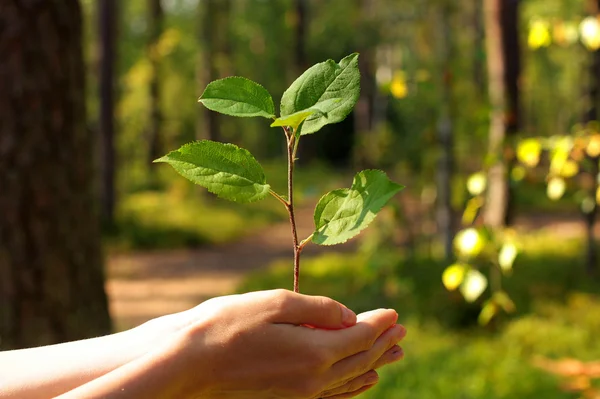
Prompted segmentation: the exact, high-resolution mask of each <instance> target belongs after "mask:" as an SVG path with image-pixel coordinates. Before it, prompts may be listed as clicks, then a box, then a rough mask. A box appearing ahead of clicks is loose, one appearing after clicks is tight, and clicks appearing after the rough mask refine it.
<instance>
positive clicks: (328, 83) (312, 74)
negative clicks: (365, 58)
mask: <svg viewBox="0 0 600 399" xmlns="http://www.w3.org/2000/svg"><path fill="white" fill-rule="evenodd" d="M359 94H360V72H359V70H358V53H354V54H350V55H349V56H347V57H345V58H344V59H342V60H341V61H340V62H339V64H338V63H336V62H335V61H333V60H327V61H325V62H321V63H319V64H316V65H314V66H312V67H310V68H309V69H308V70H306V72H304V73H303V74H302V75H300V77H299V78H298V79H296V80H295V81H294V83H292V85H291V86H290V87H289V88H288V89H287V90H286V91H285V93H283V97H282V98H281V115H282V116H288V115H292V114H294V113H296V112H299V111H302V110H305V109H309V108H312V107H313V106H315V105H317V104H319V103H323V102H324V101H326V100H330V99H333V98H341V99H342V100H341V101H340V102H339V103H338V104H336V106H335V107H333V108H332V109H331V110H330V111H329V112H327V115H326V116H324V115H313V116H310V117H309V118H308V119H306V121H305V122H304V125H303V126H302V134H303V135H304V134H310V133H314V132H316V131H318V130H319V129H321V128H322V127H323V126H325V125H328V124H331V123H338V122H341V121H343V120H344V119H345V118H346V116H348V114H350V112H352V109H353V108H354V105H355V104H356V101H357V100H358V96H359Z"/></svg>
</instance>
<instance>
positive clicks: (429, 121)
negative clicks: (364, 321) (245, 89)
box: [0, 0, 600, 399]
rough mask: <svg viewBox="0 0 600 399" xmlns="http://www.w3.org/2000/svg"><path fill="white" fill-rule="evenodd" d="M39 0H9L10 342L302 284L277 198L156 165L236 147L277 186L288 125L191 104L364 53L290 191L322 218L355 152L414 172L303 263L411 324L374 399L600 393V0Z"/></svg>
mask: <svg viewBox="0 0 600 399" xmlns="http://www.w3.org/2000/svg"><path fill="white" fill-rule="evenodd" d="M21 3H23V2H22V1H18V0H8V1H6V2H4V3H2V4H0V22H1V23H0V53H2V54H5V55H6V56H5V57H3V59H2V60H0V67H2V68H0V190H1V191H0V212H1V219H0V300H1V302H0V338H1V340H0V347H1V348H2V349H10V348H16V347H27V346H32V345H39V344H48V343H53V342H61V341H65V340H71V339H78V338H83V337H87V336H93V335H97V334H99V333H104V332H108V331H111V330H112V331H117V330H122V329H126V328H129V327H132V326H134V325H137V324H139V323H141V322H143V321H145V320H148V319H150V318H152V317H157V316H160V315H161V314H165V313H168V312H174V311H179V310H183V309H186V308H189V307H191V306H194V305H196V304H197V303H199V302H201V301H202V300H204V299H206V298H209V297H211V296H216V295H225V294H228V293H233V292H241V291H247V290H256V289H270V288H278V287H283V288H291V282H292V274H291V270H292V269H291V261H290V259H291V254H292V247H291V242H290V241H291V240H290V238H289V232H288V231H287V229H288V228H289V227H287V225H286V224H285V223H286V220H285V219H286V215H285V212H284V211H283V210H282V211H281V212H280V211H279V210H277V209H276V208H277V207H276V206H274V205H273V203H272V202H270V201H269V200H267V201H264V202H260V203H256V204H249V205H243V206H240V205H237V204H230V203H226V202H224V201H221V200H218V199H215V198H214V197H212V196H211V195H210V194H208V193H206V192H205V191H203V190H202V189H199V188H198V187H195V186H192V185H191V183H189V182H187V181H186V180H184V179H181V178H179V177H178V176H177V175H176V173H175V172H173V171H172V170H170V168H166V167H161V166H159V165H156V164H152V162H151V161H152V160H154V159H156V158H158V157H160V156H161V155H163V154H164V153H166V152H168V151H171V150H174V149H176V148H178V147H179V146H180V145H182V144H183V143H186V142H190V141H193V140H196V139H211V140H217V141H224V142H233V143H235V144H237V145H239V146H241V147H244V148H247V149H248V150H250V151H251V152H252V153H253V154H255V155H256V156H257V158H258V159H259V160H260V161H261V163H263V164H265V165H266V168H265V169H266V173H267V176H268V177H269V180H270V181H272V182H273V184H274V186H276V187H284V186H285V172H284V170H285V160H284V159H283V158H282V156H281V154H282V153H283V151H282V149H283V146H284V141H283V137H282V136H281V135H280V134H276V133H275V131H273V130H272V129H269V128H268V127H265V126H264V124H263V123H260V121H254V120H239V119H236V118H229V117H226V116H223V115H218V114H216V113H212V112H210V111H208V110H206V109H204V108H203V107H201V105H200V104H198V103H197V99H198V97H199V96H200V94H201V93H202V91H203V90H204V87H205V86H206V85H207V84H208V82H210V81H212V80H215V79H217V78H221V77H225V76H231V75H239V76H244V77H247V78H249V79H252V80H254V81H256V82H259V83H261V84H262V85H263V86H265V87H266V88H267V89H268V90H269V91H270V92H271V93H273V96H274V98H275V99H278V98H279V97H280V96H281V94H282V93H283V91H284V90H285V89H286V88H287V87H288V86H289V84H290V83H291V82H292V81H293V80H294V79H295V78H296V77H297V76H298V75H299V74H300V73H302V72H303V71H304V70H305V69H307V68H308V67H309V66H311V65H313V64H315V63H317V62H321V61H324V60H326V59H334V60H336V61H338V60H340V59H341V58H342V57H344V56H345V55H347V54H350V53H352V52H359V53H360V70H361V75H362V77H361V86H362V90H361V96H360V98H359V100H358V104H357V106H356V108H355V110H354V112H353V113H352V114H351V115H350V116H349V117H348V118H347V119H346V120H345V121H344V122H342V123H340V124H337V125H330V126H327V127H325V128H324V129H323V130H322V131H321V132H320V133H319V134H316V135H312V136H310V137H308V138H307V139H306V140H304V142H303V143H302V146H301V148H300V150H299V158H300V160H299V162H300V166H299V168H298V179H297V182H298V189H297V196H298V198H297V200H298V204H299V215H300V217H299V219H300V221H299V228H300V229H301V230H302V229H304V230H307V231H308V232H310V231H311V228H312V208H313V207H314V204H315V203H316V201H317V200H318V197H319V195H320V194H321V193H323V192H325V190H327V189H332V188H337V187H343V186H347V185H348V184H349V182H350V180H351V178H352V175H353V172H352V171H354V170H356V169H357V168H359V167H363V168H365V167H366V168H373V167H375V168H380V169H383V170H385V171H386V172H387V173H388V174H389V175H390V176H391V177H392V178H393V179H394V180H395V181H398V182H399V183H402V184H403V185H405V186H406V187H407V188H406V189H405V190H404V191H402V192H401V193H400V194H398V195H397V196H396V199H395V200H394V202H393V204H391V205H390V206H389V207H387V208H386V209H385V211H384V212H383V214H382V215H381V216H380V217H379V218H378V219H377V221H376V222H374V223H373V226H372V227H371V228H370V229H369V230H368V231H367V232H366V233H365V234H364V236H362V237H361V238H359V239H357V240H355V241H352V242H350V243H348V244H347V245H344V246H343V247H341V249H336V250H328V251H326V252H324V251H322V250H320V249H318V248H313V247H311V246H309V247H307V255H306V260H305V263H304V265H303V271H302V273H303V277H302V278H303V285H302V291H303V292H304V293H307V294H315V295H327V296H331V297H333V298H335V299H338V300H340V301H341V302H343V303H345V304H347V305H348V306H350V307H351V308H353V309H354V310H356V311H364V310H367V309H371V308H374V307H393V308H395V309H397V310H398V311H399V314H400V319H401V322H403V323H404V324H406V325H407V327H408V329H409V337H407V339H406V342H405V345H404V350H405V352H406V359H405V360H404V361H403V362H402V363H401V364H399V365H395V366H392V367H389V368H388V369H387V370H386V371H384V372H383V375H382V378H381V382H380V383H379V384H378V386H377V387H376V388H374V389H373V390H371V391H369V392H368V393H366V394H365V395H364V397H365V398H369V397H370V398H395V399H396V398H409V397H411V398H412V397H417V398H424V399H426V398H440V397H443V398H469V399H471V398H473V399H475V398H516V397H518V398H540V397H543V398H550V399H553V398H578V397H584V398H600V382H599V379H600V362H599V360H598V359H600V340H598V339H597V337H598V336H600V295H599V292H600V281H599V279H600V259H599V257H598V254H599V253H600V251H599V250H598V240H599V239H598V237H600V235H599V234H600V231H599V230H600V228H599V227H598V224H597V222H596V220H597V213H598V206H599V204H600V189H599V183H600V174H599V161H600V125H599V124H598V122H597V121H598V118H599V111H600V19H599V18H600V17H599V12H600V1H596V0H521V1H519V0H464V1H462V0H461V1H452V0H421V1H409V0H330V1H317V0H162V1H161V0H129V1H123V2H119V1H116V0H98V1H92V0H82V1H80V2H79V1H75V0H68V1H62V0H53V1H42V2H40V1H37V2H36V1H33V2H29V3H30V4H29V3H28V5H23V4H24V3H23V4H21ZM15 32H16V33H15ZM23 54H25V56H23ZM16 60H18V62H17V61H16ZM276 102H277V101H276ZM277 133H279V132H277ZM307 235H308V234H307Z"/></svg>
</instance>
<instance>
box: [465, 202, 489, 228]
mask: <svg viewBox="0 0 600 399" xmlns="http://www.w3.org/2000/svg"><path fill="white" fill-rule="evenodd" d="M484 203H485V200H484V199H483V197H479V196H478V197H475V198H471V199H470V200H469V201H468V202H467V206H466V207H465V211H464V212H463V216H462V222H463V224H464V225H469V224H471V223H473V222H474V221H475V218H476V217H477V214H478V212H479V209H481V207H482V206H483V205H484Z"/></svg>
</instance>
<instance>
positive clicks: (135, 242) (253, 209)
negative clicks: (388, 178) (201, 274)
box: [105, 161, 352, 252]
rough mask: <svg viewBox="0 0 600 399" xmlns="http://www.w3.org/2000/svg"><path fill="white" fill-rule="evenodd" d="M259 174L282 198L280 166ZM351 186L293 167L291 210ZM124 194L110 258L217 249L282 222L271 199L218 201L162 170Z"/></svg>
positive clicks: (314, 168)
mask: <svg viewBox="0 0 600 399" xmlns="http://www.w3.org/2000/svg"><path fill="white" fill-rule="evenodd" d="M264 169H265V174H266V175H267V179H268V181H269V184H271V186H272V187H273V189H274V190H276V191H278V192H280V193H282V194H283V193H286V190H287V189H286V187H287V177H286V176H287V172H286V171H287V169H286V164H285V161H272V162H268V163H266V164H265V165H264ZM315 176H318V178H316V177H315ZM340 176H342V177H340ZM351 182H352V177H351V176H349V175H348V176H347V175H346V174H340V173H338V172H333V171H332V170H331V169H330V168H328V167H326V166H324V165H322V164H313V165H310V166H305V167H302V166H301V167H298V168H297V171H296V177H295V198H296V203H297V206H303V205H305V204H307V205H312V203H316V201H317V200H318V198H319V197H320V196H321V195H322V194H324V193H325V192H326V191H328V190H332V189H334V188H337V187H341V186H342V185H348V186H349V185H350V183H351ZM129 188H130V189H129V191H126V192H124V193H122V195H121V196H120V197H119V202H118V210H117V215H116V223H115V226H114V227H112V228H111V229H108V230H107V231H106V234H105V242H106V245H107V247H108V249H109V251H112V252H115V251H116V252H122V251H129V250H150V249H176V248H194V247H199V246H202V245H211V244H221V243H225V242H229V241H233V240H236V239H238V238H240V237H242V236H244V235H247V234H251V233H252V232H255V231H256V230H258V229H261V228H263V227H265V226H267V225H269V224H271V223H276V222H279V221H281V222H285V221H286V220H287V213H286V211H285V209H284V208H283V207H282V206H281V205H280V204H279V203H278V202H277V201H276V200H275V199H274V198H271V197H269V198H266V199H265V200H263V201H259V202H256V203H251V204H239V203H234V202H229V201H226V200H222V199H219V198H217V197H216V196H215V195H213V194H210V193H208V191H207V190H205V189H203V188H202V187H199V186H194V185H193V184H192V183H190V182H189V181H187V180H185V179H184V178H183V177H181V176H179V175H178V174H177V173H176V172H174V171H173V170H171V168H167V167H165V168H162V169H160V173H158V175H157V178H156V181H155V182H153V183H152V184H150V183H148V182H146V183H145V184H141V183H140V184H138V185H137V186H131V187H129Z"/></svg>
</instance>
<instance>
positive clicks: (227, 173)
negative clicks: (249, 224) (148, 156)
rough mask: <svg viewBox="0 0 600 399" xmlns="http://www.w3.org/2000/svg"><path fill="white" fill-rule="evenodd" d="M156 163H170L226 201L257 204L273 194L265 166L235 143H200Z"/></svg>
mask: <svg viewBox="0 0 600 399" xmlns="http://www.w3.org/2000/svg"><path fill="white" fill-rule="evenodd" d="M154 162H166V163H168V164H170V165H171V166H172V167H173V168H174V169H175V170H176V171H177V172H178V173H179V174H180V175H182V176H183V177H185V178H187V179H188V180H191V181H192V182H194V183H196V184H198V185H200V186H202V187H205V188H207V189H208V191H210V192H211V193H214V194H217V195H218V196H219V197H221V198H224V199H228V200H231V201H238V202H253V201H258V200H261V199H263V198H265V197H266V196H267V195H269V189H270V186H269V185H268V184H267V183H266V178H265V173H264V171H263V168H262V166H260V164H259V163H258V161H257V160H256V159H255V158H254V157H253V156H252V154H250V152H249V151H247V150H245V149H243V148H239V147H237V146H235V145H233V144H223V143H217V142H215V141H209V140H202V141H196V142H194V143H190V144H186V145H184V146H183V147H181V148H180V149H178V150H176V151H172V152H170V153H168V154H167V155H165V156H164V157H162V158H159V159H157V160H155V161H154Z"/></svg>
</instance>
